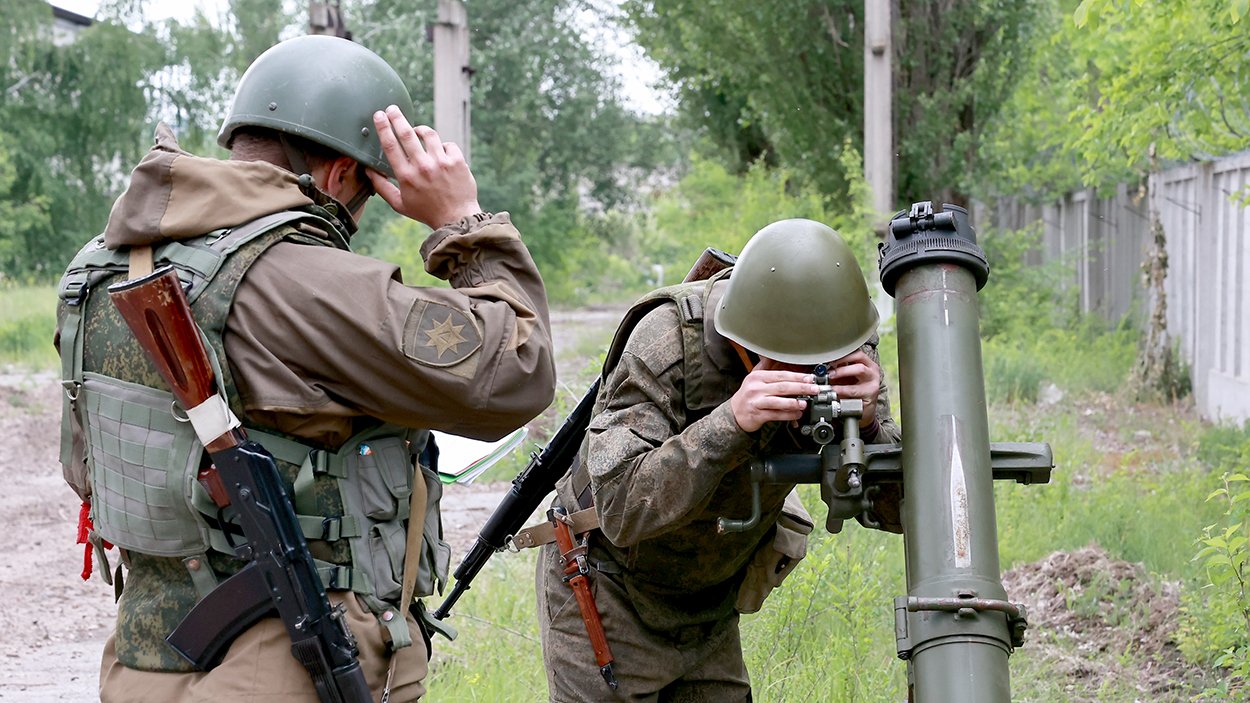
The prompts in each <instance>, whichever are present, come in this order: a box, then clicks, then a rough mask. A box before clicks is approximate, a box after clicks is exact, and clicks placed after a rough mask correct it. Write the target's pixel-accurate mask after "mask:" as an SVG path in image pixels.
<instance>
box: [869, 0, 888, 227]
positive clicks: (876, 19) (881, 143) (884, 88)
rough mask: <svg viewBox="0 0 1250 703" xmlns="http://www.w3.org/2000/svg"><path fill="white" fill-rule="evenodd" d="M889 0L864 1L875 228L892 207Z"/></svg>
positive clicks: (871, 178) (871, 184)
mask: <svg viewBox="0 0 1250 703" xmlns="http://www.w3.org/2000/svg"><path fill="white" fill-rule="evenodd" d="M892 4H893V1H892V0H864V180H865V181H866V182H867V183H868V187H869V188H870V189H871V190H872V206H873V210H874V211H875V212H876V223H877V225H878V230H879V231H881V232H884V231H885V225H886V223H887V222H888V220H889V218H890V215H891V214H892V213H893V210H894V111H893V100H894V72H893V55H894V50H893V40H892V37H891V35H892V34H893V17H892V15H893V12H892V11H891V5H892Z"/></svg>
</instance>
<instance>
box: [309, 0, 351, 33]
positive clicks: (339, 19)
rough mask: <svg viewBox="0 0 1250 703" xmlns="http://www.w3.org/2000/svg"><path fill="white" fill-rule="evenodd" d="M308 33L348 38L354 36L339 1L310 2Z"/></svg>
mask: <svg viewBox="0 0 1250 703" xmlns="http://www.w3.org/2000/svg"><path fill="white" fill-rule="evenodd" d="M308 33H309V34H328V35H330V36H332V37H341V38H343V39H348V40H350V39H351V38H352V33H351V31H350V30H348V29H347V23H346V22H345V21H344V20H343V8H342V6H341V5H340V3H339V2H337V1H336V2H333V3H330V2H312V3H309V4H308Z"/></svg>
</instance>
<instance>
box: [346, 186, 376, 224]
mask: <svg viewBox="0 0 1250 703" xmlns="http://www.w3.org/2000/svg"><path fill="white" fill-rule="evenodd" d="M372 196H373V183H371V182H369V181H367V180H366V181H365V182H364V183H362V184H361V185H360V190H358V191H356V194H355V195H353V196H352V199H351V200H348V201H347V203H345V205H346V207H347V212H349V213H351V215H352V217H355V216H356V211H357V210H359V209H360V208H361V206H363V205H364V204H365V201H366V200H368V199H369V198H371V197H372Z"/></svg>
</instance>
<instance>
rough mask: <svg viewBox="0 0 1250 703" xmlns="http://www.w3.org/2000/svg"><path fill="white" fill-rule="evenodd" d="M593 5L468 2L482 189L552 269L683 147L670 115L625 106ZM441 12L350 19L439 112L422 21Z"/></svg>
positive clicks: (374, 6) (403, 10)
mask: <svg viewBox="0 0 1250 703" xmlns="http://www.w3.org/2000/svg"><path fill="white" fill-rule="evenodd" d="M586 10H589V11H590V12H591V13H592V15H593V13H596V12H597V13H600V15H602V14H603V13H604V12H605V10H604V9H603V8H601V7H598V6H596V5H595V4H594V3H591V4H589V5H587V3H583V2H574V1H573V0H475V1H474V2H471V3H468V12H469V27H470V41H471V42H472V49H471V55H470V63H471V64H472V68H473V71H474V73H473V98H472V99H473V102H472V118H473V132H472V140H473V144H472V156H473V171H474V174H475V175H476V176H477V181H478V187H479V189H480V191H481V201H482V203H483V204H489V206H490V207H492V208H495V209H501V210H502V209H507V210H509V211H510V212H511V213H512V215H513V217H514V219H516V220H517V221H518V222H519V223H520V224H521V229H522V231H523V232H524V235H525V240H526V243H527V244H528V245H529V247H530V249H531V251H532V252H533V254H534V258H535V260H536V261H538V263H539V266H540V267H541V268H542V269H543V271H544V273H545V274H549V275H550V274H556V273H558V272H559V271H562V270H564V269H565V268H566V267H567V266H568V265H570V261H569V260H568V259H567V253H568V252H569V251H570V247H569V246H567V245H568V242H567V241H566V237H567V236H568V234H569V233H570V232H571V231H574V229H575V227H576V225H577V222H578V220H579V218H583V217H587V216H588V213H595V212H602V211H606V210H612V209H614V208H620V207H632V206H634V205H636V204H637V202H638V193H639V192H640V190H639V188H638V185H639V183H640V182H641V181H642V180H643V179H644V178H646V177H647V176H649V175H650V174H651V173H652V172H653V171H654V170H655V168H656V167H657V166H658V165H661V164H666V163H672V161H673V160H674V157H673V154H674V153H675V152H674V150H673V148H672V140H671V139H670V137H669V135H668V130H667V128H666V125H665V124H664V121H663V118H645V117H640V116H638V115H635V114H633V113H631V112H630V111H629V110H627V109H626V108H625V107H624V105H623V102H622V98H621V92H620V86H619V84H618V81H617V79H616V78H615V77H614V76H613V75H612V73H611V70H610V69H611V67H612V60H611V58H610V57H609V56H607V55H606V54H605V53H604V50H603V49H602V48H599V47H596V46H593V45H592V44H591V43H590V42H589V41H588V40H587V39H586V37H585V28H584V23H585V20H581V21H579V17H578V14H579V12H583V11H586ZM436 16H437V15H436V3H435V2H433V0H425V1H423V2H419V3H413V2H409V1H407V0H376V1H375V2H370V3H365V4H361V5H359V6H357V7H356V8H354V9H352V11H351V14H350V15H349V20H348V22H349V26H350V27H351V28H352V30H353V32H354V38H355V39H356V40H357V41H360V42H361V43H363V44H365V45H366V46H368V47H370V48H371V49H373V50H375V51H377V52H378V53H380V54H381V55H382V56H384V57H385V58H387V59H388V60H390V61H392V62H393V63H394V64H395V65H396V68H397V70H399V72H400V74H401V75H403V76H405V77H406V79H407V80H408V87H409V91H410V92H411V93H412V95H413V99H414V102H415V103H416V105H417V106H418V107H417V110H418V113H420V114H418V119H422V120H429V119H430V116H431V115H432V112H433V110H432V107H431V105H432V102H433V96H432V91H433V88H432V82H431V78H430V77H431V76H432V75H433V49H432V47H431V45H430V44H429V43H428V41H427V39H426V33H425V32H424V31H420V30H421V29H422V28H425V27H427V26H429V25H430V24H431V23H432V22H434V21H435V19H436ZM414 28H416V31H414ZM584 231H586V232H600V233H603V234H604V235H606V236H611V233H610V232H605V231H604V230H603V228H598V227H590V228H585V230H584ZM371 246H375V247H376V246H378V244H376V243H375V244H372V245H371Z"/></svg>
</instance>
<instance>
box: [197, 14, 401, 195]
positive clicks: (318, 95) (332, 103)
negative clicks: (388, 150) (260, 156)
mask: <svg viewBox="0 0 1250 703" xmlns="http://www.w3.org/2000/svg"><path fill="white" fill-rule="evenodd" d="M388 105H397V106H398V107H399V109H400V111H402V112H403V113H404V116H406V117H408V118H409V119H411V118H412V115H413V110H412V98H411V97H410V96H409V95H408V89H407V88H405V87H404V82H403V80H401V79H400V77H399V74H398V73H396V72H395V69H393V68H391V66H390V64H388V63H386V61H384V60H382V58H381V57H380V56H378V55H377V54H375V53H373V52H372V51H370V50H368V49H366V48H365V47H363V46H361V45H359V44H356V43H354V42H351V41H349V40H347V39H340V38H338V37H332V36H327V35H310V36H304V37H297V38H295V39H288V40H287V41H284V42H281V43H279V44H276V45H274V46H272V47H270V48H269V49H268V50H266V51H265V52H264V53H263V54H261V55H260V56H258V57H256V60H255V61H253V62H252V65H251V66H249V67H248V69H247V71H245V72H244V73H243V77H242V78H241V79H239V87H238V90H237V91H236V92H235V96H234V102H233V103H231V105H230V111H229V112H227V113H226V119H225V122H223V123H222V125H221V131H220V132H219V133H218V134H217V143H218V144H220V145H221V146H222V147H223V148H227V149H228V148H230V140H231V139H232V138H233V137H234V133H235V131H236V130H238V129H239V128H240V127H245V126H255V127H266V128H269V129H273V130H276V131H278V132H283V133H286V134H294V135H296V136H299V137H303V138H304V139H308V140H309V141H312V142H315V143H317V144H320V145H322V146H325V147H328V148H330V149H333V150H334V151H336V152H338V153H341V154H344V155H346V156H350V157H351V158H353V159H355V160H356V161H358V162H360V163H362V164H364V165H365V166H368V167H370V168H373V169H376V170H377V171H380V172H382V173H384V174H386V175H387V176H394V172H393V171H392V170H391V166H390V164H389V163H387V161H386V157H385V156H384V155H383V154H382V143H381V142H380V141H378V135H377V133H376V132H375V130H374V128H373V113H374V112H376V111H377V110H382V109H385V108H386V107H387V106H388Z"/></svg>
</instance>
